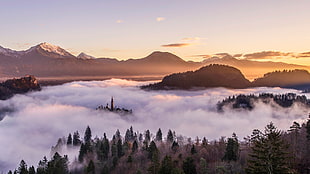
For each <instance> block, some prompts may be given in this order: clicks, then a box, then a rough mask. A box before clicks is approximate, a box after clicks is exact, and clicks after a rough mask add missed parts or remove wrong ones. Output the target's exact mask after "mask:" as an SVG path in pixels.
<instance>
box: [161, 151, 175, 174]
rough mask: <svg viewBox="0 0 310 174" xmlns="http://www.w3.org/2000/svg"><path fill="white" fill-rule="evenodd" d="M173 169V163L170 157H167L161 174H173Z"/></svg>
mask: <svg viewBox="0 0 310 174" xmlns="http://www.w3.org/2000/svg"><path fill="white" fill-rule="evenodd" d="M172 169H173V162H172V159H171V157H170V156H167V155H166V156H165V157H164V159H163V160H162V162H161V166H160V169H159V174H171V172H172Z"/></svg>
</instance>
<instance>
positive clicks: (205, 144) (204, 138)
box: [202, 137, 208, 147]
mask: <svg viewBox="0 0 310 174" xmlns="http://www.w3.org/2000/svg"><path fill="white" fill-rule="evenodd" d="M207 145H208V140H207V139H206V137H203V139H202V146H204V147H206V146H207Z"/></svg>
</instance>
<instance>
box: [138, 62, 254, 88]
mask: <svg viewBox="0 0 310 174" xmlns="http://www.w3.org/2000/svg"><path fill="white" fill-rule="evenodd" d="M249 86H250V81H249V80H247V79H246V78H245V77H244V76H243V74H242V73H241V72H240V70H238V69H236V68H234V67H231V66H227V65H217V64H212V65H208V66H205V67H202V68H200V69H198V70H196V71H188V72H184V73H176V74H171V75H168V76H166V77H164V78H163V80H162V81H161V82H159V83H156V84H151V85H147V86H143V87H142V88H143V89H190V88H193V87H203V88H210V87H226V88H247V87H249Z"/></svg>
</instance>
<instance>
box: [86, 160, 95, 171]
mask: <svg viewBox="0 0 310 174" xmlns="http://www.w3.org/2000/svg"><path fill="white" fill-rule="evenodd" d="M95 171H96V170H95V164H94V162H93V160H90V161H89V163H88V166H87V168H86V173H87V174H95Z"/></svg>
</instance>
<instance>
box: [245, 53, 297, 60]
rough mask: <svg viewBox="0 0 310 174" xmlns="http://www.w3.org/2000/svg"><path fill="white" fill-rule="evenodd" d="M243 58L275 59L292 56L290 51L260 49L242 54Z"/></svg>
mask: <svg viewBox="0 0 310 174" xmlns="http://www.w3.org/2000/svg"><path fill="white" fill-rule="evenodd" d="M243 56H244V58H245V59H277V58H282V57H286V56H293V54H292V53H284V52H280V51H262V52H256V53H251V54H245V55H243Z"/></svg>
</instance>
